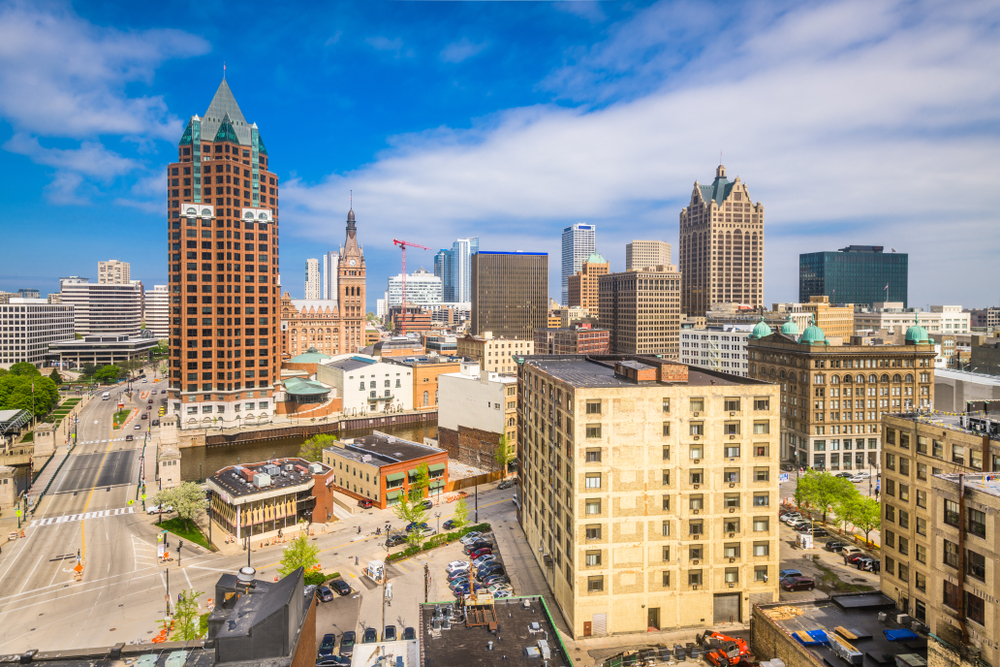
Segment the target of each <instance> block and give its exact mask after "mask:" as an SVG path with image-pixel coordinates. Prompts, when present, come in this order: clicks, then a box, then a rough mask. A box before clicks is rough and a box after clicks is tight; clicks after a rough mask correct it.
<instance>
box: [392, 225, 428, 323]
mask: <svg viewBox="0 0 1000 667" xmlns="http://www.w3.org/2000/svg"><path fill="white" fill-rule="evenodd" d="M392 243H393V245H396V246H399V248H400V249H401V250H402V251H403V294H402V301H401V302H400V310H401V311H402V315H403V324H402V326H401V328H400V333H402V334H403V335H404V336H405V335H406V249H407V248H420V249H422V250H430V248H428V247H427V246H423V245H420V244H419V243H410V242H409V241H400V240H399V239H393V240H392Z"/></svg>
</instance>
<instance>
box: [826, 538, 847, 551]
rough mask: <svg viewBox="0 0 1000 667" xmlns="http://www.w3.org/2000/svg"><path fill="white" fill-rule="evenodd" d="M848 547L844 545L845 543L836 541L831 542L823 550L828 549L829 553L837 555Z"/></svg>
mask: <svg viewBox="0 0 1000 667" xmlns="http://www.w3.org/2000/svg"><path fill="white" fill-rule="evenodd" d="M846 546H848V545H847V544H844V543H843V542H837V541H836V540H831V541H829V542H827V543H826V545H824V547H823V548H824V549H826V550H827V551H832V552H834V553H837V552H838V551H840V550H841V549H843V548H844V547H846Z"/></svg>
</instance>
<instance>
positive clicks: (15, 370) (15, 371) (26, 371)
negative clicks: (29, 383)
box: [10, 361, 42, 376]
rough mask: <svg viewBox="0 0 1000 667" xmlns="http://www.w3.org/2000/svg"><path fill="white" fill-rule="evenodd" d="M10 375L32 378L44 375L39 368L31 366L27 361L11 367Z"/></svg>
mask: <svg viewBox="0 0 1000 667" xmlns="http://www.w3.org/2000/svg"><path fill="white" fill-rule="evenodd" d="M10 374H11V375H24V376H31V375H41V374H42V373H41V372H40V371H39V370H38V369H37V368H35V365H34V364H29V363H28V362H27V361H22V362H19V363H16V364H14V365H13V366H11V367H10Z"/></svg>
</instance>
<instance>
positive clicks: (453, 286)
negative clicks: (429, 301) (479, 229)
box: [407, 236, 479, 303]
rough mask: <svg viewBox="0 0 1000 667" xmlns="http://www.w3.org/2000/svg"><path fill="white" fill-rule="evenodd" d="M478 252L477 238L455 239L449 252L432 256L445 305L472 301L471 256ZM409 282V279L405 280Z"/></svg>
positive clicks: (442, 250)
mask: <svg viewBox="0 0 1000 667" xmlns="http://www.w3.org/2000/svg"><path fill="white" fill-rule="evenodd" d="M477 252H479V237H478V236H473V237H472V238H467V239H457V240H456V241H455V242H454V243H452V245H451V250H447V249H441V250H439V251H438V252H437V254H436V255H434V275H435V276H437V277H438V278H440V279H441V298H442V299H443V300H444V301H445V302H446V303H455V302H466V303H467V302H469V301H471V300H472V256H473V255H475V254H476V253H477ZM407 281H409V279H407Z"/></svg>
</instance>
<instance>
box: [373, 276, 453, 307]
mask: <svg viewBox="0 0 1000 667" xmlns="http://www.w3.org/2000/svg"><path fill="white" fill-rule="evenodd" d="M388 288H389V289H388V290H387V291H386V298H387V299H388V301H387V303H388V305H389V307H390V308H392V307H393V306H399V305H402V303H403V274H401V273H400V274H397V275H395V276H390V277H389V285H388ZM441 292H442V288H441V279H440V278H438V277H437V276H436V275H434V274H433V273H431V272H430V271H427V270H425V269H418V270H416V271H414V272H413V273H409V274H407V276H406V303H408V304H411V305H414V306H429V305H432V304H439V303H441Z"/></svg>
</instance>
